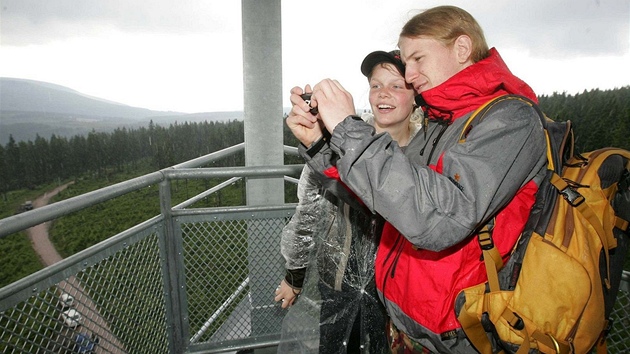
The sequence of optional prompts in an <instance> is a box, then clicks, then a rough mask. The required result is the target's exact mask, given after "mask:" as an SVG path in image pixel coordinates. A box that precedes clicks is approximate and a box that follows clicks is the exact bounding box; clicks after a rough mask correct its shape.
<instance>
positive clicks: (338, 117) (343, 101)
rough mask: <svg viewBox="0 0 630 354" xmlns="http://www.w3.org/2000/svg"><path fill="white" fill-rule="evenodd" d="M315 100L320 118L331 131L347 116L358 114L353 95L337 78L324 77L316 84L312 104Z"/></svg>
mask: <svg viewBox="0 0 630 354" xmlns="http://www.w3.org/2000/svg"><path fill="white" fill-rule="evenodd" d="M313 102H314V103H315V106H316V107H317V109H318V110H319V115H318V116H319V118H320V119H321V120H322V121H323V122H324V125H325V127H326V130H328V131H329V132H331V133H332V131H333V130H334V129H335V127H336V126H337V124H339V123H340V122H341V121H342V120H344V119H345V118H346V117H347V116H349V115H355V114H357V113H356V109H355V107H354V101H353V99H352V95H351V94H350V93H349V92H348V91H346V90H345V89H344V88H343V86H341V84H340V83H339V82H337V80H331V79H324V80H322V81H320V82H319V83H318V84H317V85H315V87H314V88H313V94H312V96H311V105H313Z"/></svg>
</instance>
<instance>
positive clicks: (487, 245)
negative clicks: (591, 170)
mask: <svg viewBox="0 0 630 354" xmlns="http://www.w3.org/2000/svg"><path fill="white" fill-rule="evenodd" d="M507 99H517V100H521V101H523V102H526V103H528V104H529V105H530V106H532V107H533V108H534V109H535V110H536V112H537V113H538V116H539V117H540V119H541V122H542V124H543V127H544V128H545V129H544V132H545V139H546V146H547V161H548V162H547V168H548V169H550V170H551V171H555V170H556V169H557V168H559V167H560V166H557V165H561V162H558V161H557V160H556V159H554V154H553V153H554V152H553V150H552V147H551V141H550V137H549V134H548V131H547V129H546V127H547V121H546V119H547V118H546V117H545V115H544V114H543V113H542V111H541V110H540V108H539V107H538V106H537V105H536V104H535V103H534V102H533V101H531V100H529V99H527V98H525V97H522V96H517V95H505V96H499V97H496V98H494V99H492V100H490V101H488V102H486V103H485V104H484V105H482V106H480V107H479V108H478V109H477V110H475V111H474V112H473V113H472V114H471V116H470V117H469V118H468V120H467V121H466V123H465V124H464V128H463V129H462V133H461V134H460V138H459V143H463V142H465V141H466V138H467V137H468V134H469V133H470V131H471V130H472V129H473V128H474V126H476V125H477V124H479V123H480V122H481V121H482V120H483V118H484V117H485V116H486V114H487V113H488V111H489V110H490V109H491V108H492V107H493V106H494V105H495V104H496V103H498V102H501V101H504V100H507ZM493 220H494V218H492V219H490V220H489V221H488V222H486V223H484V224H483V227H482V228H481V229H480V230H479V232H478V233H477V239H478V241H479V246H480V248H481V250H482V254H483V260H484V265H485V268H486V274H487V276H488V287H489V291H490V292H495V291H500V285H499V279H498V271H499V270H500V269H501V268H502V267H503V260H502V258H501V254H500V253H499V251H498V250H497V248H496V247H495V245H494V242H493V240H492V230H493V228H494V222H493ZM489 311H490V306H489V304H488V303H487V301H486V302H484V304H483V312H485V313H488V312H489ZM500 316H501V317H502V318H503V319H504V320H505V321H507V323H509V324H510V325H511V326H512V328H514V330H515V331H518V332H520V333H521V335H522V337H523V344H522V345H521V346H520V347H519V349H518V351H517V352H516V354H527V353H528V352H529V350H530V349H531V345H530V338H532V339H534V340H536V341H537V342H538V344H539V346H541V347H547V349H548V350H546V352H554V353H557V354H569V353H572V348H571V346H570V344H569V343H566V342H564V341H560V340H557V339H556V338H553V337H552V336H550V335H547V334H544V333H542V332H540V331H538V330H533V331H531V330H529V329H528V328H527V327H526V326H525V324H524V322H523V319H522V318H520V317H519V316H518V315H517V314H516V313H514V312H512V310H510V309H509V308H506V309H505V310H504V311H503V313H502V314H501V315H500ZM457 319H458V321H459V322H460V324H461V326H462V330H463V331H464V333H465V334H466V337H467V338H468V340H470V342H471V343H472V344H473V345H474V347H475V348H476V349H477V350H478V351H479V352H480V353H482V354H493V353H495V352H494V351H493V348H492V344H491V343H490V341H489V339H488V336H487V333H486V332H487V331H486V329H485V328H484V324H483V323H482V322H481V320H480V319H479V318H478V317H477V316H474V315H471V314H469V313H468V312H467V311H461V312H460V313H459V315H458V318H457ZM498 353H504V351H502V350H500V351H499V352H498Z"/></svg>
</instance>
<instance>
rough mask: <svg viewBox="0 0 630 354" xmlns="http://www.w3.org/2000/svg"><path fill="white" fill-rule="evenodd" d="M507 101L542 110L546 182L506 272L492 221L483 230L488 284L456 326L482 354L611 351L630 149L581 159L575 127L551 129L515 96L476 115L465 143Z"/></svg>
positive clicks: (629, 209) (464, 298) (629, 208)
mask: <svg viewBox="0 0 630 354" xmlns="http://www.w3.org/2000/svg"><path fill="white" fill-rule="evenodd" d="M506 99H518V100H522V101H524V102H527V103H528V104H530V105H531V106H532V107H534V108H535V109H536V110H537V111H538V112H539V114H540V117H541V119H542V121H543V126H545V133H546V134H547V156H548V171H547V176H546V178H545V180H544V181H543V183H542V184H541V186H540V188H539V190H538V194H537V196H536V202H535V205H534V207H533V209H532V211H531V214H530V217H529V220H528V222H527V224H526V226H525V230H524V231H523V233H522V234H521V237H520V239H519V241H518V242H517V244H516V246H515V248H514V250H513V252H512V254H511V255H510V259H509V260H508V261H507V262H506V264H505V265H504V264H502V261H501V257H500V255H499V253H498V251H497V250H496V248H494V246H493V242H492V232H491V231H492V230H491V229H492V222H489V223H488V224H486V225H484V226H483V227H482V228H481V229H480V232H479V234H478V235H479V236H478V237H479V242H480V247H481V249H482V254H483V259H484V262H485V265H486V270H487V273H488V282H487V283H483V284H479V285H476V286H473V287H470V288H467V289H464V290H463V291H462V292H461V293H460V294H459V296H458V300H457V303H456V306H455V307H456V313H457V315H458V319H459V321H460V323H461V325H462V329H463V330H464V332H465V333H466V336H467V337H468V339H469V340H470V342H471V343H472V344H473V345H474V346H475V348H476V349H477V350H478V351H479V352H480V353H482V354H486V353H487V354H492V353H500V352H504V353H519V354H520V353H531V352H533V353H538V352H542V353H587V352H590V351H591V350H592V349H593V348H597V352H598V353H603V352H605V351H606V334H607V332H608V330H609V329H610V326H611V323H610V319H609V316H610V314H611V312H612V308H613V305H614V302H615V299H616V296H617V291H618V289H619V283H620V281H621V273H622V270H623V263H624V259H625V255H626V251H627V248H628V236H629V235H628V233H627V232H628V220H630V186H629V185H630V152H629V151H626V150H623V149H617V148H606V149H601V150H596V151H592V152H589V153H585V154H575V155H574V153H573V131H572V128H571V122H570V121H569V122H553V121H551V120H549V119H548V118H546V117H545V116H544V114H543V113H542V112H541V111H540V109H539V108H538V106H537V105H536V104H535V103H533V102H532V101H530V100H528V99H527V98H524V97H521V96H515V95H508V96H502V97H499V98H497V99H495V100H493V101H491V102H489V103H488V104H486V105H485V106H483V107H481V108H480V109H479V110H477V111H476V112H475V113H474V114H473V115H472V116H471V117H470V118H469V120H468V122H467V124H466V127H465V128H464V130H463V133H462V137H461V139H460V141H464V140H465V138H466V137H465V134H467V133H468V132H469V131H470V129H472V128H473V127H474V125H476V124H478V122H479V121H481V120H482V119H483V117H484V115H485V114H486V113H487V111H488V110H490V109H492V106H493V105H494V104H495V103H496V102H500V101H502V100H506ZM464 132H466V133H464Z"/></svg>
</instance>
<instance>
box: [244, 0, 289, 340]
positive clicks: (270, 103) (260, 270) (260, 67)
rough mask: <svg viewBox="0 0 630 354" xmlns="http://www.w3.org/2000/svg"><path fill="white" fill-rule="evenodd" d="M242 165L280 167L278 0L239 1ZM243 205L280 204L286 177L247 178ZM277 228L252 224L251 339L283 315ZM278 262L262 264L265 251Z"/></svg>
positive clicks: (258, 222)
mask: <svg viewBox="0 0 630 354" xmlns="http://www.w3.org/2000/svg"><path fill="white" fill-rule="evenodd" d="M241 3H242V24H243V79H244V99H245V100H244V122H245V165H246V166H248V167H253V166H263V165H275V166H277V165H282V164H283V163H284V160H283V159H284V154H283V141H282V139H283V136H282V132H283V129H282V128H283V126H284V121H283V119H282V116H283V110H282V97H283V96H284V95H285V93H283V92H282V30H281V6H280V3H281V0H242V1H241ZM246 190H247V205H248V206H258V205H282V204H284V179H283V178H282V176H278V177H274V178H247V180H246ZM281 231H282V226H281V225H277V224H274V225H268V224H265V222H264V221H263V220H250V221H248V225H247V232H248V237H249V239H248V241H249V242H248V245H249V248H248V256H249V257H248V261H249V268H250V273H249V279H250V295H251V306H252V318H251V326H252V333H251V335H252V336H258V335H263V334H267V333H277V332H278V331H279V329H280V326H281V320H282V317H281V316H282V314H283V312H281V311H278V307H277V306H273V291H274V289H275V288H276V286H277V284H278V283H279V282H280V280H281V275H282V273H281V271H282V262H281V258H282V257H281V256H280V252H279V250H280V234H281ZM270 247H272V249H274V250H276V249H277V250H278V253H277V255H278V257H277V258H276V259H271V260H270V259H267V260H263V259H262V258H263V255H265V254H267V255H268V254H269V248H270Z"/></svg>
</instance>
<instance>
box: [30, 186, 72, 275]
mask: <svg viewBox="0 0 630 354" xmlns="http://www.w3.org/2000/svg"><path fill="white" fill-rule="evenodd" d="M72 183H74V182H70V183H66V184H64V185H62V186H59V187H57V188H55V189H53V190H51V191H49V192H46V193H44V195H41V196H39V197H37V199H35V200H34V201H33V207H34V208H39V207H42V206H44V205H46V204H48V202H49V201H50V199H52V197H54V196H56V195H57V194H59V192H61V191H62V190H64V189H66V188H67V187H68V186H69V185H71V184H72ZM49 226H50V221H49V222H45V223H42V224H39V225H35V226H33V227H31V228H29V229H28V230H26V233H27V234H28V237H29V239H30V240H31V244H32V245H33V249H34V250H35V252H36V253H37V254H38V255H39V258H40V259H41V260H42V263H43V264H44V266H46V267H47V266H49V265H51V264H54V263H57V262H59V261H60V260H61V259H62V258H61V256H60V255H59V253H58V252H57V250H56V249H55V246H53V244H52V242H50V238H48V227H49Z"/></svg>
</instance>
